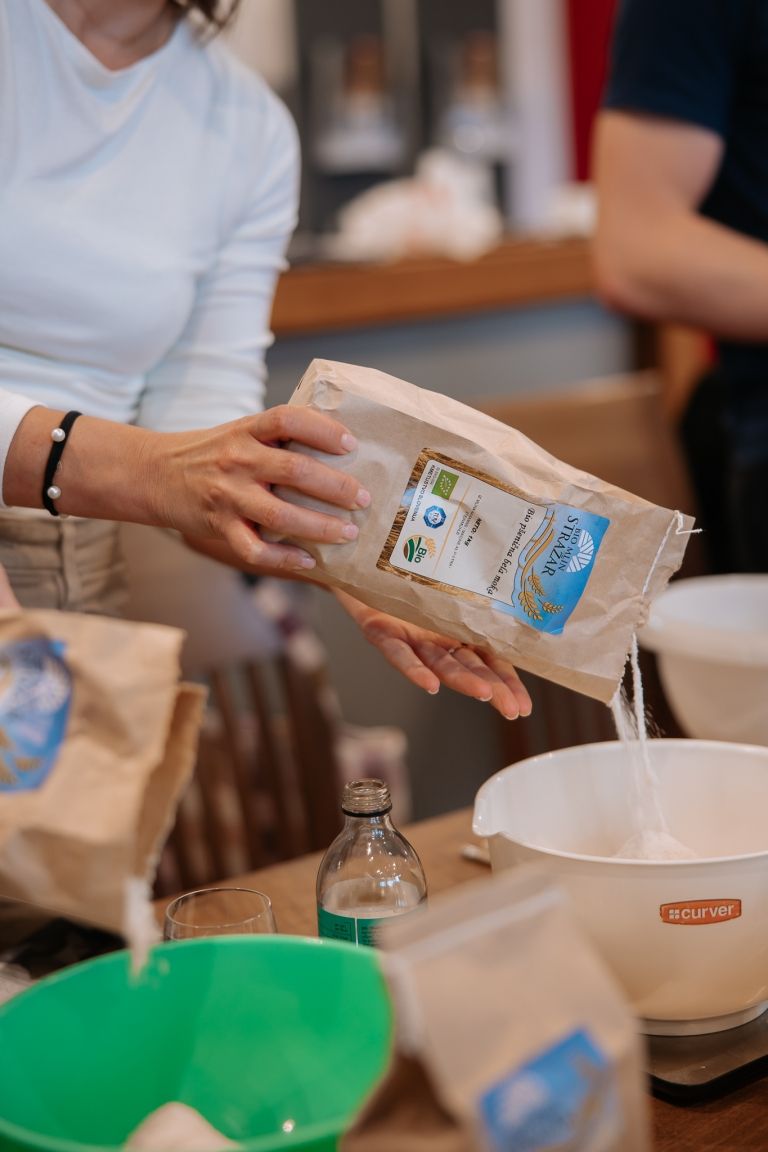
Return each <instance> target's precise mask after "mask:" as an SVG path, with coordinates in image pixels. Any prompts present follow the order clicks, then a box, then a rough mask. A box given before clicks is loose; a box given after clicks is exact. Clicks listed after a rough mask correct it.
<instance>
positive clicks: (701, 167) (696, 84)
mask: <svg viewBox="0 0 768 1152" xmlns="http://www.w3.org/2000/svg"><path fill="white" fill-rule="evenodd" d="M594 159H595V179H596V183H597V190H598V205H599V209H598V228H597V234H596V238H595V246H594V263H595V272H596V277H597V283H598V290H599V292H600V293H601V295H602V296H603V298H604V299H605V300H606V301H607V302H608V303H609V304H612V305H613V306H616V307H619V308H621V309H623V310H626V311H629V312H632V313H634V314H636V315H638V316H641V317H644V318H646V319H649V320H654V321H673V322H679V323H682V324H689V325H692V326H694V327H697V328H702V329H705V330H707V331H708V332H711V333H712V334H713V336H715V338H716V340H717V349H718V365H717V368H716V370H715V371H714V372H713V373H712V374H711V375H710V377H709V378H708V379H707V380H706V381H704V382H703V384H702V386H701V387H700V388H699V390H698V392H697V393H696V395H695V396H694V399H693V401H692V404H691V408H690V410H689V412H688V414H687V417H686V421H685V425H686V430H687V432H688V441H689V447H692V449H693V463H694V465H695V467H694V481H696V480H698V481H699V483H698V485H697V487H698V488H699V493H700V496H701V497H702V509H701V511H702V514H703V518H704V520H705V524H706V527H707V528H708V529H709V530H710V532H709V535H710V536H711V538H712V540H713V542H714V544H715V548H714V549H713V551H714V552H715V554H716V559H715V566H716V567H720V568H730V569H731V570H742V571H768V531H766V529H767V528H768V511H766V507H767V505H766V498H767V497H768V2H765V0H622V2H621V3H620V5H619V10H618V14H617V19H616V26H615V31H614V39H613V45H612V53H611V63H610V71H609V79H608V84H607V89H606V93H605V98H604V105H603V109H602V111H601V113H600V116H599V118H598V125H597V132H596V144H595V158H594ZM702 418H703V419H702ZM702 424H703V425H704V426H705V427H704V436H703V439H702ZM707 425H708V427H707ZM702 445H703V448H702ZM723 542H727V549H725V551H727V555H723V552H724V548H723ZM718 544H719V545H720V547H719V550H718ZM718 551H719V554H718Z"/></svg>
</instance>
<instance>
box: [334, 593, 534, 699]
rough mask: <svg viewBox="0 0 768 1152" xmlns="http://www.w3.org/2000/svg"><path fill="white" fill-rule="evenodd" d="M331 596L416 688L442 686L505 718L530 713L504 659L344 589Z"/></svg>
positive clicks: (521, 688) (522, 690) (523, 690)
mask: <svg viewBox="0 0 768 1152" xmlns="http://www.w3.org/2000/svg"><path fill="white" fill-rule="evenodd" d="M334 595H335V596H336V599H337V600H338V601H339V603H340V604H341V606H342V608H343V609H344V611H345V612H347V613H348V615H349V616H351V617H352V619H353V620H354V621H355V623H356V624H357V625H358V627H359V628H360V631H361V632H362V633H363V635H364V636H365V638H366V640H368V641H369V642H370V643H371V644H373V646H374V647H375V648H378V650H379V651H380V652H381V654H382V656H383V657H384V659H385V660H387V661H388V662H389V663H390V664H391V665H392V667H393V668H396V669H397V671H398V672H401V673H402V674H403V676H405V677H406V679H408V680H410V681H411V683H413V684H415V685H416V686H417V687H418V688H423V689H424V690H425V691H427V692H429V693H430V695H435V693H436V692H437V691H438V690H439V688H440V685H441V684H445V686H446V688H451V689H453V691H454V692H459V693H461V694H462V695H463V696H471V697H472V699H473V700H482V701H484V702H487V703H490V704H491V705H492V706H493V707H494V708H495V709H496V711H497V712H500V713H501V715H502V716H504V717H505V718H506V719H507V720H515V719H517V717H518V716H529V715H530V713H531V708H532V705H531V698H530V696H529V695H528V692H527V689H526V687H525V685H524V684H523V682H522V680H521V679H520V677H519V676H518V674H517V672H516V671H515V669H514V668H513V666H512V665H511V664H509V663H508V662H507V661H506V660H502V659H500V658H499V657H496V656H493V655H490V654H489V653H486V652H481V651H479V650H478V649H477V648H473V647H472V646H471V645H469V644H457V642H456V641H455V640H450V639H449V638H448V637H447V636H440V635H439V634H438V633H437V632H429V631H427V629H426V628H418V627H417V626H416V625H415V624H407V623H406V622H405V621H404V620H398V619H397V617H395V616H388V615H387V614H386V613H385V612H378V611H377V610H376V609H375V608H369V607H368V606H367V605H366V604H361V603H360V601H359V600H355V599H354V598H353V597H352V596H349V595H347V593H346V592H339V591H336V592H335V593H334Z"/></svg>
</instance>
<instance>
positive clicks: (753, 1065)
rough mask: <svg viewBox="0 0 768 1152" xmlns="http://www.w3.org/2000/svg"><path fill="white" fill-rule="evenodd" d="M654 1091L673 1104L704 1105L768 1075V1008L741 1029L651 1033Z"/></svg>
mask: <svg viewBox="0 0 768 1152" xmlns="http://www.w3.org/2000/svg"><path fill="white" fill-rule="evenodd" d="M646 1045H647V1047H646V1061H645V1065H646V1071H647V1072H648V1075H649V1076H650V1081H651V1091H652V1092H653V1094H654V1096H658V1097H659V1099H661V1100H667V1101H668V1102H669V1103H670V1104H699V1103H701V1102H702V1101H704V1100H711V1099H713V1098H714V1097H717V1096H722V1095H725V1094H726V1093H728V1092H733V1091H735V1090H736V1089H737V1088H741V1087H742V1086H743V1085H744V1084H749V1083H751V1082H752V1081H753V1080H759V1079H760V1077H761V1076H766V1075H768V1009H766V1010H765V1011H764V1012H763V1013H762V1015H760V1016H758V1017H757V1018H756V1019H754V1020H750V1021H749V1023H747V1024H741V1025H739V1026H738V1027H737V1028H728V1029H726V1030H724V1031H722V1032H707V1033H704V1034H703V1035H698V1036H647V1037H646Z"/></svg>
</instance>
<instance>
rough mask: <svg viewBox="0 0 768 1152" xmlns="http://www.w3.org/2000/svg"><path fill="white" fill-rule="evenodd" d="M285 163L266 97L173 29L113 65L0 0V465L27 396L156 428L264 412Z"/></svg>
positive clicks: (293, 202) (294, 159)
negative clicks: (143, 52) (160, 41)
mask: <svg viewBox="0 0 768 1152" xmlns="http://www.w3.org/2000/svg"><path fill="white" fill-rule="evenodd" d="M298 165H299V161H298V148H297V142H296V133H295V129H294V126H293V123H292V121H291V119H290V116H289V115H288V113H287V111H286V110H285V108H284V107H283V105H282V104H281V103H280V101H279V100H278V99H277V98H276V97H275V96H274V95H273V93H272V92H270V90H269V89H268V88H267V87H266V85H265V84H264V83H263V82H262V81H261V80H260V79H259V78H258V77H257V76H255V75H254V74H253V73H251V72H249V71H247V70H246V69H245V68H244V67H243V66H242V65H240V64H239V63H238V62H237V61H236V60H235V59H234V58H233V57H232V56H230V55H229V53H228V52H227V50H226V49H225V48H224V47H223V45H221V44H220V43H219V42H218V41H216V40H213V41H209V42H207V43H205V42H203V41H201V40H200V39H199V37H198V35H197V34H196V32H195V30H194V29H193V28H192V27H191V25H190V24H189V22H188V21H187V20H185V19H184V20H180V22H179V24H178V25H177V27H176V30H175V32H174V33H173V35H172V37H171V39H170V40H169V41H168V42H167V43H166V44H165V45H164V46H163V47H162V48H161V49H160V50H159V51H157V52H156V53H154V54H153V55H151V56H149V57H147V58H146V59H144V60H140V61H139V62H138V63H136V64H133V65H131V66H130V67H128V68H124V69H120V70H119V71H111V70H110V69H108V68H106V67H105V66H104V65H103V64H101V63H100V62H99V61H98V60H97V59H96V58H95V57H94V56H93V55H92V53H91V52H89V50H88V49H87V48H86V47H85V46H84V45H83V44H82V43H81V42H80V41H79V40H78V39H77V38H76V37H75V36H74V35H73V34H72V33H71V32H70V31H69V29H68V28H67V27H66V25H65V24H63V23H62V21H61V20H60V19H59V18H58V16H56V14H55V13H54V12H53V10H52V9H51V8H49V7H48V5H47V3H46V2H45V0H0V469H2V468H4V466H5V459H6V455H7V452H8V447H9V445H10V442H11V439H12V437H13V434H14V432H15V431H16V428H17V427H18V425H19V423H20V421H21V419H22V417H23V416H24V415H25V414H26V412H27V411H28V410H29V409H30V408H31V407H33V406H34V405H36V404H43V405H46V406H49V407H53V408H65V409H70V408H76V409H78V410H79V411H81V412H85V413H87V414H88V415H91V416H101V417H104V418H107V419H110V420H117V421H121V422H132V423H136V424H140V425H142V426H144V427H148V428H155V429H159V430H162V431H179V430H184V429H189V428H202V427H206V426H210V425H213V424H219V423H222V422H223V421H226V420H231V419H234V418H235V417H238V416H244V415H248V414H250V413H253V412H255V411H258V410H259V409H260V408H261V407H262V403H263V394H264V353H265V350H266V348H267V347H268V346H269V344H270V343H271V335H270V332H269V314H270V308H271V301H272V293H273V290H274V285H275V280H276V277H277V274H278V272H279V271H280V269H281V268H282V267H283V263H284V253H285V248H286V244H287V241H288V237H289V236H290V233H291V230H292V228H293V226H294V223H295V217H296V208H297V197H298ZM1 481H2V472H1V471H0V483H1ZM1 491H2V489H1V488H0V492H1Z"/></svg>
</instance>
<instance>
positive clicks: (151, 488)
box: [3, 407, 162, 524]
mask: <svg viewBox="0 0 768 1152" xmlns="http://www.w3.org/2000/svg"><path fill="white" fill-rule="evenodd" d="M63 415H64V413H63V411H61V410H53V409H49V408H42V407H38V408H32V409H30V411H29V412H28V413H27V415H26V416H25V417H24V419H23V420H22V422H21V424H20V425H19V427H18V429H17V430H16V434H15V436H14V438H13V440H12V441H11V446H10V450H9V452H8V458H7V460H6V465H5V472H4V476H3V499H4V500H5V503H6V504H8V505H10V506H12V507H19V508H41V507H42V486H43V475H44V472H45V465H46V461H47V459H48V455H49V452H50V450H51V447H52V441H51V431H52V429H53V428H55V427H56V426H57V425H58V424H59V423H60V421H61V418H62V417H63ZM155 438H156V434H155V433H152V432H146V431H144V430H143V429H140V428H133V427H130V426H128V425H123V424H115V423H113V422H111V421H109V420H97V419H94V418H93V417H90V416H81V417H80V418H79V419H78V420H77V421H76V423H75V424H74V425H73V427H72V430H71V433H70V435H69V437H68V440H67V444H66V446H65V448H64V452H63V454H62V458H61V464H60V467H59V469H58V471H57V474H56V484H57V485H58V487H59V488H61V497H60V498H59V500H58V501H57V507H58V509H59V511H60V512H64V513H67V514H69V515H75V516H87V517H91V518H94V519H106V520H130V521H133V522H135V523H138V524H157V523H159V522H160V523H161V522H162V521H160V520H159V510H158V508H157V506H156V501H155V499H154V497H155V492H156V487H157V484H156V480H157V477H156V474H155V473H156V467H155V465H154V463H153V454H152V451H151V449H152V443H153V440H154V439H155Z"/></svg>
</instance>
